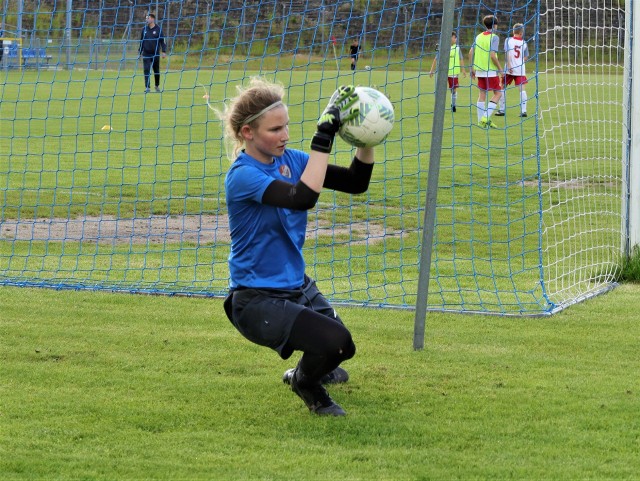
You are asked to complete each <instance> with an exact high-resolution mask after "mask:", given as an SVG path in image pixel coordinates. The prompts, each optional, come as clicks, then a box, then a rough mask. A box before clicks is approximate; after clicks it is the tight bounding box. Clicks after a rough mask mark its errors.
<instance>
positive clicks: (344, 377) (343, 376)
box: [282, 366, 349, 384]
mask: <svg viewBox="0 0 640 481" xmlns="http://www.w3.org/2000/svg"><path fill="white" fill-rule="evenodd" d="M295 372H296V368H295V367H292V368H291V369H287V370H286V371H285V372H284V374H283V375H282V382H283V383H285V384H291V378H292V377H293V373H295ZM348 380H349V373H348V372H347V371H345V370H344V369H342V368H341V367H340V366H338V367H336V368H335V369H334V370H333V371H331V372H330V373H329V374H325V375H324V376H322V379H320V384H339V383H343V382H347V381H348Z"/></svg>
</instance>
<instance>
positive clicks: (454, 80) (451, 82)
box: [447, 77, 460, 89]
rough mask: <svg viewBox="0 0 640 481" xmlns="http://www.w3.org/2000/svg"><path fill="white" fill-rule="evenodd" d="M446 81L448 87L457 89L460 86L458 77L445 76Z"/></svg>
mask: <svg viewBox="0 0 640 481" xmlns="http://www.w3.org/2000/svg"><path fill="white" fill-rule="evenodd" d="M447 81H448V82H449V88H450V89H457V88H458V87H459V86H460V83H459V82H458V77H447Z"/></svg>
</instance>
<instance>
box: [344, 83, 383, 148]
mask: <svg viewBox="0 0 640 481" xmlns="http://www.w3.org/2000/svg"><path fill="white" fill-rule="evenodd" d="M356 93H357V94H358V102H357V103H356V104H355V105H354V107H357V108H359V109H360V115H358V116H357V117H356V118H355V119H352V120H349V121H347V122H345V123H344V124H342V126H341V127H340V130H339V131H338V134H339V135H340V137H341V138H342V140H344V141H345V142H347V143H348V144H351V145H353V146H354V147H375V146H376V145H379V144H381V143H382V142H383V141H384V140H385V139H386V138H387V136H388V135H389V133H390V132H391V129H392V128H393V121H394V118H395V117H394V113H393V105H391V102H390V101H389V99H388V98H387V97H386V96H385V95H384V94H383V93H382V92H379V91H378V90H376V89H373V88H371V87H356Z"/></svg>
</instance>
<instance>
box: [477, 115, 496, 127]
mask: <svg viewBox="0 0 640 481" xmlns="http://www.w3.org/2000/svg"><path fill="white" fill-rule="evenodd" d="M478 125H479V126H480V127H482V128H484V129H486V128H487V127H489V128H491V129H497V128H498V126H497V125H496V124H495V123H493V122H492V121H491V119H489V118H487V117H482V118H481V119H480V122H478Z"/></svg>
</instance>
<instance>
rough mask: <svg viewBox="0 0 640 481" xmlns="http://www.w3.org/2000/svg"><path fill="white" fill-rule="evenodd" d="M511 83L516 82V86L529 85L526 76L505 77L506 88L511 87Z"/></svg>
mask: <svg viewBox="0 0 640 481" xmlns="http://www.w3.org/2000/svg"><path fill="white" fill-rule="evenodd" d="M511 82H514V83H515V84H516V85H524V84H526V83H527V77H525V76H524V75H509V74H507V75H505V76H504V86H505V87H506V86H507V85H511Z"/></svg>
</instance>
